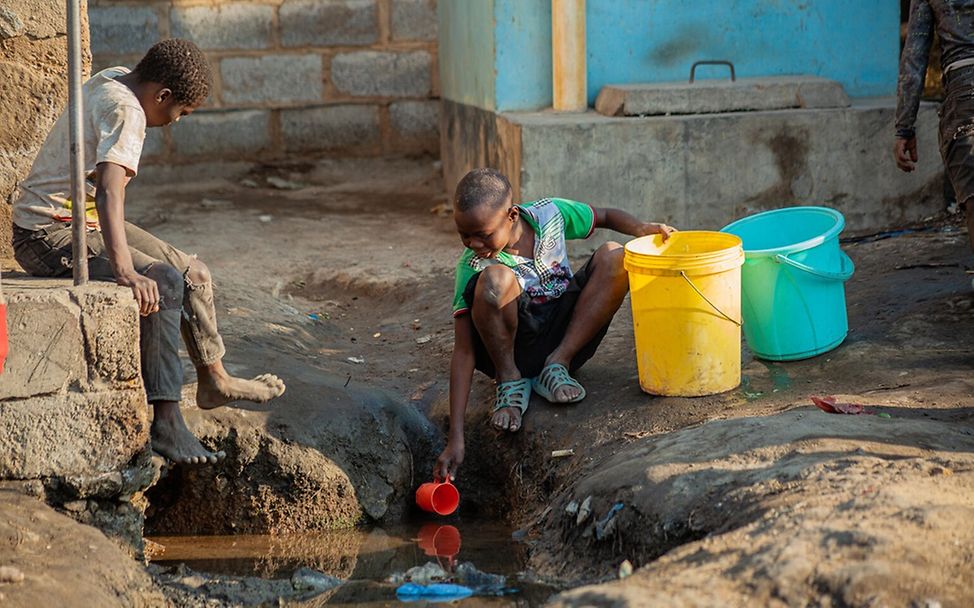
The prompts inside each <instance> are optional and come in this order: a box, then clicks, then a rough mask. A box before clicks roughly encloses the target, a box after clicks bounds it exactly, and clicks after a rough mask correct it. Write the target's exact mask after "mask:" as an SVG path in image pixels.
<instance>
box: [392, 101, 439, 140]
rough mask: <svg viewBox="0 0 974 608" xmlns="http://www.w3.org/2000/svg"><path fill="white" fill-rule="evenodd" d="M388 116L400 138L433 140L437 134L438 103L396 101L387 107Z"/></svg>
mask: <svg viewBox="0 0 974 608" xmlns="http://www.w3.org/2000/svg"><path fill="white" fill-rule="evenodd" d="M389 116H390V118H391V119H392V128H393V129H394V130H395V132H396V134H398V135H399V136H400V137H408V138H433V139H435V138H436V137H437V135H438V134H439V121H440V102H439V101H397V102H395V103H393V104H391V105H390V106H389Z"/></svg>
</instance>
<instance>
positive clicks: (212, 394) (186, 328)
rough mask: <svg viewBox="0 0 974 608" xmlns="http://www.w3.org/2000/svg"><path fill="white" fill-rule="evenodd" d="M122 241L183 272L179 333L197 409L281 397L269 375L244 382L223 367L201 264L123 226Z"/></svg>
mask: <svg viewBox="0 0 974 608" xmlns="http://www.w3.org/2000/svg"><path fill="white" fill-rule="evenodd" d="M125 236H126V238H127V239H128V241H129V246H131V247H133V248H136V249H138V250H140V251H143V252H145V253H146V254H148V255H150V256H152V257H154V258H156V259H159V260H164V261H165V262H167V263H168V264H171V265H172V266H174V267H176V268H177V269H179V270H181V271H183V273H184V274H183V277H184V280H185V281H184V290H183V307H182V309H183V310H182V324H181V330H182V334H183V342H184V343H185V344H186V350H187V351H188V352H189V356H190V359H191V360H192V362H193V366H194V367H195V368H196V372H197V378H198V384H197V389H196V405H197V406H199V407H200V408H201V409H213V408H217V407H220V406H222V405H226V404H228V403H230V402H232V401H254V402H257V403H263V402H265V401H269V400H270V399H273V398H275V397H278V396H280V395H281V394H283V393H284V388H285V387H284V382H283V381H282V380H281V379H280V378H278V377H277V376H275V375H273V374H261V375H259V376H257V377H255V378H252V379H249V380H248V379H245V378H237V377H234V376H231V375H230V374H229V372H227V370H226V368H225V367H224V366H223V356H224V354H225V353H226V349H225V348H224V346H223V338H222V337H221V336H220V332H219V329H218V328H217V324H216V307H215V305H214V303H213V280H212V278H211V276H210V272H209V269H208V268H207V267H206V265H205V264H203V262H200V261H199V260H198V259H196V258H195V257H194V256H191V255H189V254H187V253H184V252H182V251H180V250H179V249H176V248H175V247H173V246H172V245H170V244H169V243H166V242H165V241H163V240H162V239H159V238H158V237H156V236H153V235H152V234H150V233H148V232H146V231H145V230H142V229H141V228H139V227H138V226H135V225H134V224H131V223H128V222H126V224H125Z"/></svg>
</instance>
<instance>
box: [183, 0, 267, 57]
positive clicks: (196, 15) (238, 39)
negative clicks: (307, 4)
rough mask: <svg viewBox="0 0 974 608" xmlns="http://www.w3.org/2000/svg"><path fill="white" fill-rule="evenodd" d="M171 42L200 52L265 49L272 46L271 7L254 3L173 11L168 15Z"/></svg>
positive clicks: (194, 7) (186, 8)
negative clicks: (189, 43) (181, 41)
mask: <svg viewBox="0 0 974 608" xmlns="http://www.w3.org/2000/svg"><path fill="white" fill-rule="evenodd" d="M169 20H170V23H171V27H172V35H173V37H174V38H187V39H189V40H192V41H193V42H195V43H196V44H197V45H199V47H200V48H201V49H207V50H212V49H265V48H267V47H269V46H270V44H271V30H272V26H273V23H274V7H273V6H270V5H268V4H255V3H253V2H230V3H225V4H221V5H217V6H187V7H174V8H173V9H172V10H171V11H170V13H169Z"/></svg>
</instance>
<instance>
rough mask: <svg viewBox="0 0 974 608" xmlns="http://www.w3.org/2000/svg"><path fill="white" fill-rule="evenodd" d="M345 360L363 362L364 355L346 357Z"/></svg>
mask: <svg viewBox="0 0 974 608" xmlns="http://www.w3.org/2000/svg"><path fill="white" fill-rule="evenodd" d="M345 360H346V361H348V362H349V363H365V358H364V357H348V358H347V359H345Z"/></svg>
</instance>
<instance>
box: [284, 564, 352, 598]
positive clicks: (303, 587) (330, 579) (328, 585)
mask: <svg viewBox="0 0 974 608" xmlns="http://www.w3.org/2000/svg"><path fill="white" fill-rule="evenodd" d="M343 582H344V581H342V579H340V578H335V577H334V576H328V575H327V574H324V573H322V572H318V571H317V570H312V569H311V568H299V569H298V570H297V571H295V573H294V574H293V575H292V576H291V586H293V587H294V588H295V589H296V590H297V591H319V592H320V591H328V590H329V589H333V588H335V587H337V586H339V585H341V584H342V583H343Z"/></svg>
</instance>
